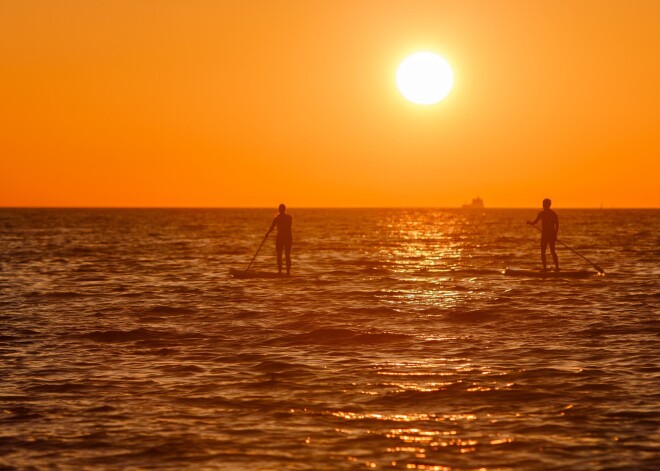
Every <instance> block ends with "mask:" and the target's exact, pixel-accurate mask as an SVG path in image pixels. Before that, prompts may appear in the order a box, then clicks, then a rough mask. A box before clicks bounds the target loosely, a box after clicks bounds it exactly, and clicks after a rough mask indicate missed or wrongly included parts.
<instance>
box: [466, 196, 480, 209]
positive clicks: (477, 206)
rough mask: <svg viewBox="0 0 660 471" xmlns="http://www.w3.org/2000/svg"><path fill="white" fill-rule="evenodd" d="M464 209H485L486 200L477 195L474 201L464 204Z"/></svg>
mask: <svg viewBox="0 0 660 471" xmlns="http://www.w3.org/2000/svg"><path fill="white" fill-rule="evenodd" d="M463 209H484V200H482V199H481V198H479V197H478V196H477V197H476V198H474V199H473V200H472V203H467V204H464V205H463Z"/></svg>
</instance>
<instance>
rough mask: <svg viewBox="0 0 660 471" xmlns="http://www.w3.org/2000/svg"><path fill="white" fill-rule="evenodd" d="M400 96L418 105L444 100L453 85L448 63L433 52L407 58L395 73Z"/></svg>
mask: <svg viewBox="0 0 660 471" xmlns="http://www.w3.org/2000/svg"><path fill="white" fill-rule="evenodd" d="M396 84H397V87H398V88H399V91H400V92H401V94H402V95H403V96H404V97H405V98H406V99H407V100H409V101H411V102H413V103H416V104H418V105H432V104H434V103H437V102H439V101H440V100H442V99H443V98H445V97H446V96H447V95H448V94H449V92H450V91H451V89H452V87H453V85H454V72H453V71H452V69H451V66H450V65H449V63H448V62H447V61H446V60H444V59H443V58H442V57H440V56H439V55H437V54H435V53H433V52H416V53H415V54H412V55H410V56H408V57H407V58H406V59H405V60H404V61H403V62H402V63H401V65H400V66H399V69H398V71H397V73H396Z"/></svg>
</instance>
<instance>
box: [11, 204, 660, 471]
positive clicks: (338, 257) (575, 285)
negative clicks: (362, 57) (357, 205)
mask: <svg viewBox="0 0 660 471" xmlns="http://www.w3.org/2000/svg"><path fill="white" fill-rule="evenodd" d="M536 212H537V211H536V210H486V211H484V212H477V213H465V212H461V211H458V210H454V211H451V210H444V211H443V210H297V211H296V210H295V209H294V210H293V211H292V214H293V216H294V238H295V245H294V255H293V257H294V275H296V276H294V277H291V278H289V279H268V278H252V279H246V280H237V279H232V278H230V277H229V275H228V270H229V268H230V267H232V266H233V267H245V265H247V262H248V261H249V260H250V258H251V257H252V255H253V253H254V250H256V247H257V246H258V245H259V242H260V241H261V237H263V234H264V233H265V230H266V229H267V227H268V224H269V222H270V219H271V217H272V216H273V213H274V212H273V211H270V210H0V268H1V271H0V381H1V382H0V468H1V469H122V468H124V469H291V470H298V469H301V470H302V469H364V468H376V469H423V470H447V469H452V470H455V469H463V470H467V469H470V470H473V469H479V468H483V469H488V470H495V469H498V470H502V469H576V470H589V469H660V452H659V445H660V413H659V405H660V341H659V336H658V333H659V332H660V324H659V322H658V320H659V309H658V307H659V301H660V289H659V288H660V284H659V283H658V280H659V276H658V275H659V274H660V263H659V262H660V248H659V247H660V244H659V236H658V235H659V234H660V211H658V210H639V211H633V210H631V211H628V210H625V211H624V210H620V211H619V210H606V211H603V210H591V211H586V210H564V211H562V210H561V209H559V210H558V213H559V216H560V218H561V222H562V230H561V234H560V235H561V239H562V240H563V241H564V242H566V243H567V244H569V245H570V246H572V247H573V248H575V249H577V250H578V251H580V252H583V253H584V254H585V255H587V256H588V257H590V258H592V259H593V260H594V261H595V262H596V263H598V264H599V265H601V266H602V267H603V268H604V269H605V271H606V272H608V275H607V276H605V277H593V278H590V279H585V280H562V279H551V280H542V279H526V278H511V277H505V276H503V275H502V274H501V273H500V270H501V269H502V268H504V267H505V266H518V267H528V268H536V267H538V264H539V262H538V261H537V260H538V255H537V238H538V234H537V233H535V232H534V231H533V229H531V228H529V227H526V226H525V225H524V221H525V220H526V219H529V218H532V217H533V216H535V214H536ZM271 242H272V241H269V242H268V244H267V245H266V246H265V248H264V251H263V253H262V255H260V257H259V258H258V261H257V266H256V268H257V269H258V270H262V271H264V270H272V267H273V266H274V256H273V255H274V254H273V252H274V250H273V247H272V245H273V244H272V243H271ZM559 254H560V259H561V262H562V264H563V266H564V267H565V268H587V267H588V264H586V263H585V262H583V261H582V260H581V259H579V258H578V257H576V256H575V255H572V254H571V253H570V252H568V251H567V250H565V249H563V248H559Z"/></svg>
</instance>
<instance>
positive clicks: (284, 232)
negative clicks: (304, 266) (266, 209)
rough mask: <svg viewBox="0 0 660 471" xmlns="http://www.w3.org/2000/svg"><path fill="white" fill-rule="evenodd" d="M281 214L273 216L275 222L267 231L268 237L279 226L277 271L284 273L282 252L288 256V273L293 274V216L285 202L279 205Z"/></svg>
mask: <svg viewBox="0 0 660 471" xmlns="http://www.w3.org/2000/svg"><path fill="white" fill-rule="evenodd" d="M278 209H279V214H278V215H277V216H275V217H274V218H273V223H272V224H271V225H270V229H268V232H266V237H268V235H269V234H270V233H271V232H272V230H273V229H275V227H276V226H277V240H276V241H275V250H276V251H277V272H278V273H279V274H280V275H281V274H282V252H284V256H285V258H286V274H287V276H288V275H290V274H291V246H292V245H293V234H292V233H291V225H292V224H293V218H292V217H291V215H290V214H288V213H287V212H286V205H285V204H284V203H282V204H280V206H279V208H278Z"/></svg>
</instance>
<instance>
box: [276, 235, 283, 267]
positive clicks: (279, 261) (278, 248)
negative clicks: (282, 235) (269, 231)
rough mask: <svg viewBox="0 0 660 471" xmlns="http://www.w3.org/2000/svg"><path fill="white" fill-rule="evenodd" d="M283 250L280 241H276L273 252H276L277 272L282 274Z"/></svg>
mask: <svg viewBox="0 0 660 471" xmlns="http://www.w3.org/2000/svg"><path fill="white" fill-rule="evenodd" d="M283 248H284V244H283V243H282V241H281V240H279V239H277V242H275V250H276V251H277V272H278V273H282V249H283Z"/></svg>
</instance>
